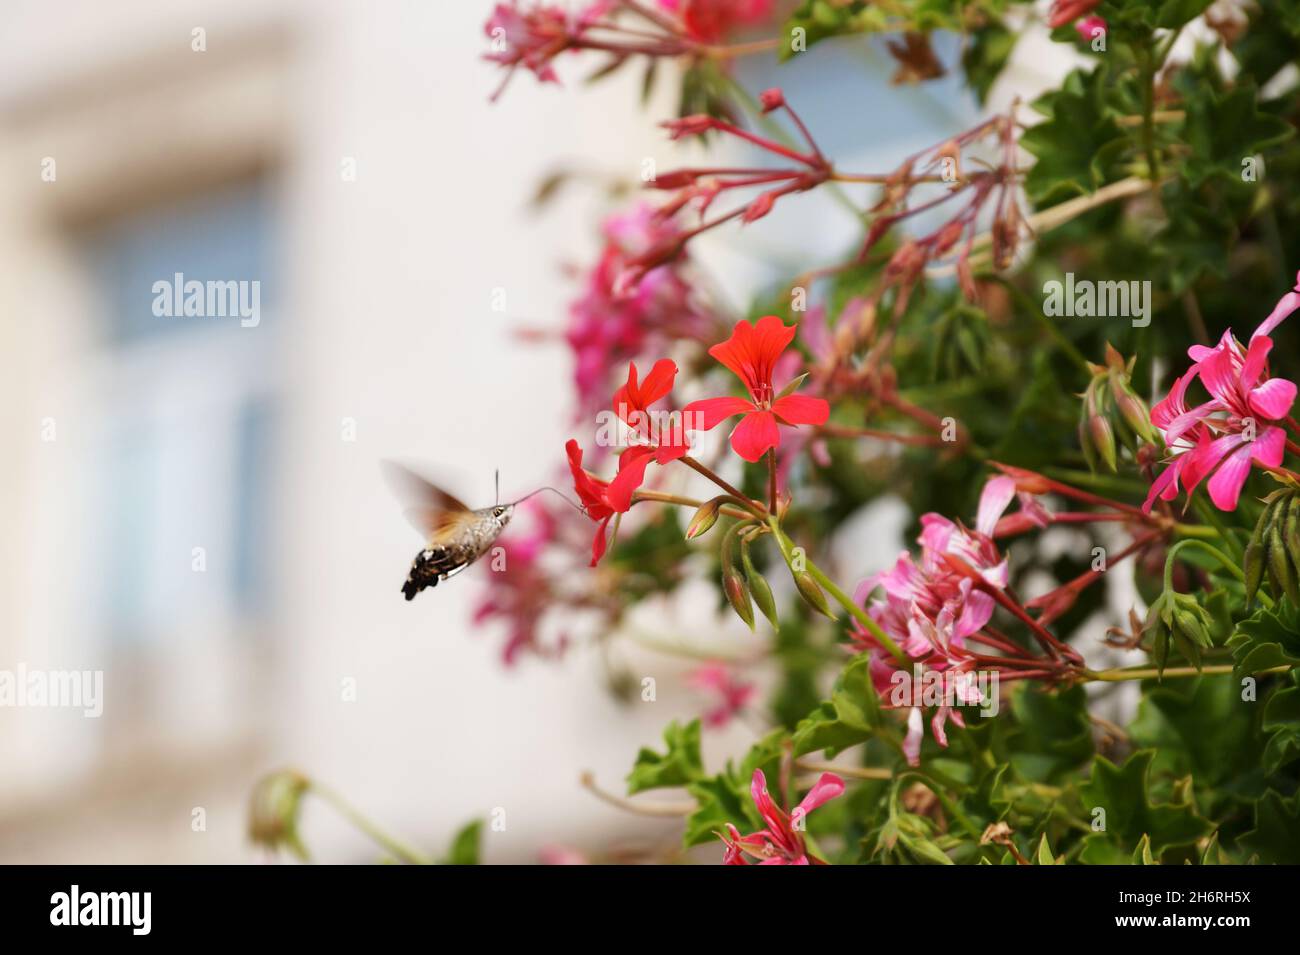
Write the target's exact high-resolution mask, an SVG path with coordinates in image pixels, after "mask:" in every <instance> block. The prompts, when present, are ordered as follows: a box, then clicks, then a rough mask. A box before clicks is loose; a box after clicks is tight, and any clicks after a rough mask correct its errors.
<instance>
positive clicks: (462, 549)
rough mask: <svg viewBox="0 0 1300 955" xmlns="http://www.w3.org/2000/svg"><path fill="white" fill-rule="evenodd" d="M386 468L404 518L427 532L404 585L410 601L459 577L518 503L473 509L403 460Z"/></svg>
mask: <svg viewBox="0 0 1300 955" xmlns="http://www.w3.org/2000/svg"><path fill="white" fill-rule="evenodd" d="M384 468H385V472H386V475H387V477H388V480H389V483H390V484H391V485H392V486H393V490H394V492H395V493H396V494H397V496H398V497H399V498H400V499H402V501H403V502H404V503H406V505H407V507H406V510H405V514H406V519H407V520H408V521H410V523H411V525H412V526H413V527H414V528H415V529H416V530H418V531H419V532H420V533H421V534H423V535H424V547H422V548H421V549H420V552H419V553H418V554H416V555H415V560H413V561H412V562H411V570H410V573H408V574H407V575H406V583H404V584H402V593H403V594H405V595H406V599H407V600H414V599H415V595H416V594H418V593H419V592H420V591H421V590H424V588H426V587H436V586H437V585H438V582H439V581H442V580H446V579H447V578H449V577H454V576H456V574H459V573H460V572H461V571H462V570H464V569H465V568H466V567H468V566H469V565H470V564H472V563H474V561H476V560H478V559H479V558H480V557H482V556H483V555H484V554H485V553H487V551H488V549H489V548H491V546H492V544H493V542H494V541H496V539H497V537H498V536H500V534H501V531H502V530H504V529H505V526H506V524H508V523H509V522H510V517H511V515H512V514H514V510H515V504H518V503H519V501H515V502H514V503H511V504H493V505H492V506H491V507H480V508H478V509H476V510H475V509H471V508H470V507H468V506H467V505H466V504H463V503H462V502H461V501H460V500H458V499H457V498H456V497H454V496H453V495H451V494H448V493H447V492H446V491H444V490H443V489H442V488H440V487H438V486H437V485H435V484H433V483H432V482H431V481H429V480H427V479H425V478H423V477H421V476H420V475H418V474H416V473H415V472H414V471H411V470H410V469H408V468H406V467H403V466H402V465H400V464H395V463H393V462H391V461H389V462H385V464H384Z"/></svg>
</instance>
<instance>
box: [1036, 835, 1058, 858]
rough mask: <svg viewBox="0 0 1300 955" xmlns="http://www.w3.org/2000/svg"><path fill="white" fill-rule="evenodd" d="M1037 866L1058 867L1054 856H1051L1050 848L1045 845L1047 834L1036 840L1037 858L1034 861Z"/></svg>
mask: <svg viewBox="0 0 1300 955" xmlns="http://www.w3.org/2000/svg"><path fill="white" fill-rule="evenodd" d="M1035 861H1036V862H1037V863H1038V864H1039V865H1059V864H1060V863H1058V862H1057V861H1056V856H1054V855H1052V847H1051V846H1050V845H1048V843H1047V833H1043V837H1042V838H1041V839H1039V840H1038V857H1037V859H1036V860H1035Z"/></svg>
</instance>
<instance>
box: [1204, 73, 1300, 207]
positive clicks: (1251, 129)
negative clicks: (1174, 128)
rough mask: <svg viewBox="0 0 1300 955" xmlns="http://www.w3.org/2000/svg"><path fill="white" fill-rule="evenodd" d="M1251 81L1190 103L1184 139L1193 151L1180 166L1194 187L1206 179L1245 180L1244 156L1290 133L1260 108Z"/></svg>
mask: <svg viewBox="0 0 1300 955" xmlns="http://www.w3.org/2000/svg"><path fill="white" fill-rule="evenodd" d="M1255 101H1256V92H1255V88H1254V86H1253V85H1251V84H1250V83H1243V84H1241V85H1238V86H1235V87H1233V88H1232V89H1230V90H1227V91H1225V92H1223V93H1219V94H1216V93H1213V92H1211V91H1208V90H1207V91H1206V92H1205V94H1204V95H1203V96H1202V97H1201V99H1200V100H1199V101H1197V102H1189V103H1187V104H1186V114H1187V118H1186V120H1185V122H1184V124H1183V139H1184V140H1185V141H1186V142H1187V144H1188V145H1189V146H1190V147H1191V152H1190V154H1189V155H1188V156H1187V159H1186V161H1185V162H1184V163H1183V164H1182V166H1181V167H1180V169H1181V172H1182V174H1183V176H1184V177H1185V178H1186V180H1187V182H1188V184H1189V185H1190V186H1192V187H1193V188H1195V187H1197V186H1199V185H1200V184H1201V183H1203V182H1205V181H1206V180H1207V179H1211V178H1218V179H1224V180H1227V181H1229V182H1233V183H1237V184H1240V183H1241V170H1242V160H1243V159H1246V158H1249V157H1251V156H1255V155H1257V154H1259V153H1261V152H1263V151H1264V150H1265V149H1266V148H1268V147H1269V146H1275V145H1277V144H1278V143H1280V142H1282V141H1284V140H1285V139H1287V138H1288V137H1289V136H1291V135H1292V133H1293V130H1292V128H1291V127H1290V125H1288V124H1287V123H1286V122H1285V121H1284V120H1281V119H1279V118H1277V117H1276V116H1269V115H1268V114H1267V113H1262V112H1260V111H1259V108H1258V107H1257V106H1256V102H1255Z"/></svg>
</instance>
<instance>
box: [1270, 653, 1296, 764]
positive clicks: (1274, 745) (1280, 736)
mask: <svg viewBox="0 0 1300 955" xmlns="http://www.w3.org/2000/svg"><path fill="white" fill-rule="evenodd" d="M1297 672H1300V671H1295V670H1292V671H1291V673H1292V676H1293V677H1294V676H1295V675H1296V674H1297ZM1263 730H1264V732H1266V733H1271V734H1273V735H1272V736H1271V737H1269V740H1268V742H1267V743H1266V744H1265V746H1264V755H1263V757H1262V758H1261V760H1260V763H1261V765H1262V766H1263V768H1264V772H1266V773H1268V774H1270V775H1272V774H1273V773H1276V772H1277V771H1278V770H1279V769H1281V768H1282V767H1283V766H1286V765H1288V764H1290V763H1291V762H1292V761H1294V760H1295V759H1297V758H1300V686H1288V687H1283V688H1281V689H1279V690H1277V691H1275V692H1274V693H1273V695H1272V696H1271V697H1269V700H1268V703H1267V704H1265V706H1264V722H1263Z"/></svg>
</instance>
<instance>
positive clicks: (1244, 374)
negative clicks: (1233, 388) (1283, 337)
mask: <svg viewBox="0 0 1300 955" xmlns="http://www.w3.org/2000/svg"><path fill="white" fill-rule="evenodd" d="M1272 350H1273V339H1271V338H1269V337H1268V336H1267V335H1257V336H1255V337H1254V338H1252V339H1251V340H1250V345H1249V347H1247V349H1246V357H1245V360H1243V361H1242V364H1241V376H1240V377H1241V389H1242V391H1250V389H1252V388H1254V387H1255V383H1256V382H1257V381H1259V376H1260V375H1262V374H1263V373H1264V367H1265V366H1266V365H1267V364H1268V353H1269V352H1270V351H1272Z"/></svg>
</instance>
